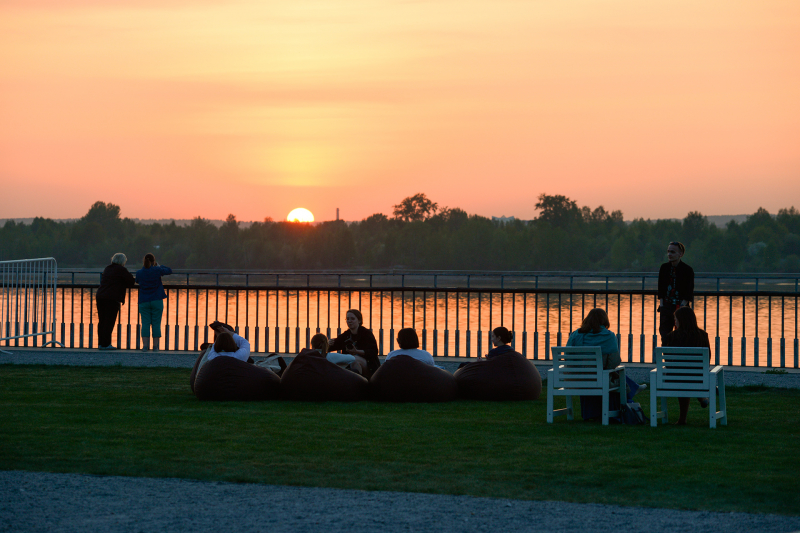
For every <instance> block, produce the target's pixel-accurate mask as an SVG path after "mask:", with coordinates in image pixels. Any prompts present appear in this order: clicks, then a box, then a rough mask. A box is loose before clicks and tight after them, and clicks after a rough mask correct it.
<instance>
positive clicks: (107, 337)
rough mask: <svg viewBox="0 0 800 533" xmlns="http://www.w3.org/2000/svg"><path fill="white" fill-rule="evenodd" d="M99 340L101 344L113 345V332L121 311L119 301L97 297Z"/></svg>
mask: <svg viewBox="0 0 800 533" xmlns="http://www.w3.org/2000/svg"><path fill="white" fill-rule="evenodd" d="M95 302H97V319H98V320H97V321H98V324H97V342H98V344H99V345H100V346H110V345H111V332H112V331H114V324H116V323H117V313H119V305H120V304H119V302H115V301H114V300H108V299H106V298H97V299H96V300H95Z"/></svg>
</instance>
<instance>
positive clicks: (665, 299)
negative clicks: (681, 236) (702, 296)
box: [658, 241, 694, 344]
mask: <svg viewBox="0 0 800 533" xmlns="http://www.w3.org/2000/svg"><path fill="white" fill-rule="evenodd" d="M685 253H686V247H685V246H684V245H683V244H681V243H679V242H674V241H673V242H671V243H669V246H667V260H668V261H667V262H666V263H664V264H663V265H661V268H660V269H659V270H658V312H659V313H661V318H660V319H659V325H658V332H659V333H660V334H661V342H662V344H663V342H664V336H665V335H667V334H668V333H669V332H671V331H672V329H673V328H674V327H675V321H674V320H673V317H674V315H675V310H676V309H678V308H680V307H686V306H687V305H689V302H691V301H692V299H693V298H694V269H692V267H690V266H689V265H687V264H686V263H684V262H683V261H681V258H682V257H683V254H685Z"/></svg>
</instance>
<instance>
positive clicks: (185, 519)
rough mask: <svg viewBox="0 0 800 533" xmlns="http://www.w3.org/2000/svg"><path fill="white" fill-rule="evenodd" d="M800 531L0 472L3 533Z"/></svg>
mask: <svg viewBox="0 0 800 533" xmlns="http://www.w3.org/2000/svg"><path fill="white" fill-rule="evenodd" d="M797 530H800V517H789V516H776V515H754V514H746V513H712V512H697V511H676V510H672V509H649V508H640V507H620V506H614V505H598V504H577V503H564V502H541V501H519V500H496V499H490V498H472V497H468V496H443V495H431V494H410V493H401V492H364V491H354V490H339V489H319V488H302V487H279V486H272V485H245V484H232V483H208V482H198V481H186V480H180V479H147V478H125V477H100V476H86V475H80V474H48V473H35V472H16V471H14V472H0V531H26V532H31V533H34V532H40V531H41V532H81V533H82V532H85V531H103V532H104V533H115V532H139V531H142V532H149V531H162V532H166V533H171V532H177V531H191V532H204V531H209V532H214V533H217V532H219V531H236V532H237V533H245V532H249V531H270V532H283V531H297V532H305V531H308V532H317V531H331V532H347V533H362V532H364V533H367V532H374V531H381V532H382V533H390V532H395V531H402V532H412V531H413V532H420V533H423V532H431V533H433V532H436V533H439V532H443V533H450V532H461V531H464V532H467V531H470V532H471V531H487V532H507V533H512V532H516V531H535V532H538V533H545V532H549V531H553V532H556V531H557V532H561V533H570V532H575V533H586V532H587V531H597V532H613V531H626V532H637V531H642V532H645V531H663V532H673V531H674V532H685V531H692V532H703V531H709V532H710V531H725V532H728V533H739V532H746V531H759V532H772V531H775V532H790V531H797Z"/></svg>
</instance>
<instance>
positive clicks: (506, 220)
mask: <svg viewBox="0 0 800 533" xmlns="http://www.w3.org/2000/svg"><path fill="white" fill-rule="evenodd" d="M515 220H516V217H492V222H499V223H500V224H508V223H509V222H514V221H515Z"/></svg>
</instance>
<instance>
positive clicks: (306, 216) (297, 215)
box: [286, 207, 314, 222]
mask: <svg viewBox="0 0 800 533" xmlns="http://www.w3.org/2000/svg"><path fill="white" fill-rule="evenodd" d="M286 220H287V221H288V222H314V214H313V213H311V211H309V210H308V209H305V208H303V207H298V208H297V209H294V210H292V212H291V213H289V214H288V215H287V216H286Z"/></svg>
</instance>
